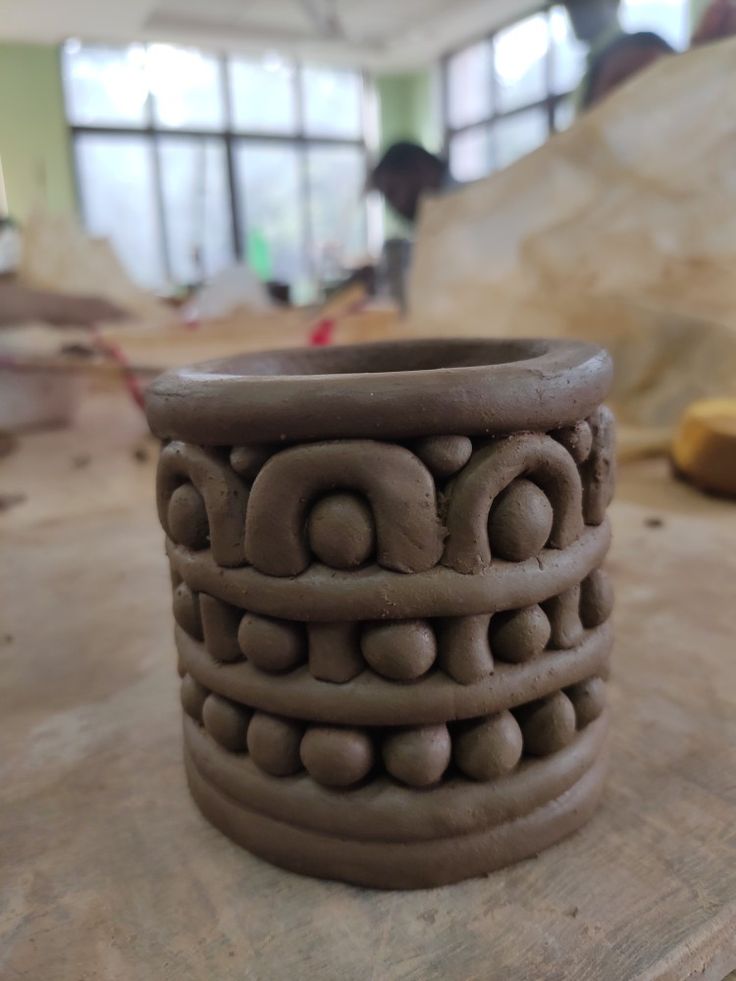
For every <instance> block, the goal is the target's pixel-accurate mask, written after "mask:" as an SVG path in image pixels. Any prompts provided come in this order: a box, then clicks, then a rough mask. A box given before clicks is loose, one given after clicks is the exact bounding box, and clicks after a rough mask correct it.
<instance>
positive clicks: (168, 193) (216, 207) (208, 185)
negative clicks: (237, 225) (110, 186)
mask: <svg viewBox="0 0 736 981" xmlns="http://www.w3.org/2000/svg"><path fill="white" fill-rule="evenodd" d="M158 152H159V161H160V164H161V185H162V191H163V196H164V216H165V226H166V241H167V243H168V249H169V260H170V263H171V275H172V277H173V279H174V281H175V282H176V283H178V284H194V283H199V282H201V281H202V280H203V279H205V278H207V277H210V276H213V275H214V274H215V273H217V272H219V271H220V270H221V269H225V268H227V266H230V265H232V263H233V261H234V257H233V247H232V223H231V213H230V200H229V196H228V187H227V161H226V156H225V144H224V143H223V141H222V140H219V139H215V138H212V139H199V140H197V139H193V138H192V137H187V136H163V137H161V139H160V140H159V144H158Z"/></svg>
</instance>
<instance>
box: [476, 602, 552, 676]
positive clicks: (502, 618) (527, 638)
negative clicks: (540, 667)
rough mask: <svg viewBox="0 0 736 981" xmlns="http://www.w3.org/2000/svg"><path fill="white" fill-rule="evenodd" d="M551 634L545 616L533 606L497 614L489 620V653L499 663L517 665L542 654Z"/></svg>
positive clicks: (541, 610) (536, 606) (550, 628)
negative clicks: (504, 662)
mask: <svg viewBox="0 0 736 981" xmlns="http://www.w3.org/2000/svg"><path fill="white" fill-rule="evenodd" d="M551 633H552V627H551V626H550V622H549V620H548V618H547V614H546V613H545V612H544V610H543V609H542V608H541V606H538V605H536V604H535V605H534V606H527V607H525V608H524V609H522V610H509V611H508V612H506V613H497V614H495V616H494V617H493V618H492V619H491V631H490V639H491V653H492V654H493V656H494V657H497V658H498V659H499V660H500V661H510V662H511V663H512V664H521V663H522V662H523V661H529V660H530V659H531V658H533V657H537V656H538V655H539V654H541V653H542V651H543V650H544V649H545V647H546V646H547V644H548V643H549V638H550V634H551Z"/></svg>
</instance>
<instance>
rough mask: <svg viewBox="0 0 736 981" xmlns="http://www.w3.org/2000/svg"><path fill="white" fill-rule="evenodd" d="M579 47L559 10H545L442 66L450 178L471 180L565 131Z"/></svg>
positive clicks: (579, 70)
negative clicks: (553, 133) (552, 134)
mask: <svg viewBox="0 0 736 981" xmlns="http://www.w3.org/2000/svg"><path fill="white" fill-rule="evenodd" d="M585 64H586V48H585V45H583V44H580V42H578V41H577V39H576V38H575V35H574V34H573V33H572V28H571V26H570V22H569V18H568V16H567V12H566V10H565V8H564V7H562V6H554V7H548V8H545V9H544V10H542V11H540V12H539V13H535V14H532V15H531V16H529V17H525V18H523V19H522V20H518V21H516V22H515V23H513V24H510V25H509V26H507V27H504V28H502V29H501V30H498V31H496V32H495V33H494V34H492V35H491V36H490V37H488V38H485V39H483V40H482V41H478V42H476V43H475V44H472V45H470V46H469V47H467V48H464V49H463V50H461V51H458V52H457V53H455V54H453V55H450V57H449V58H447V59H446V62H445V66H446V68H445V94H446V97H445V105H446V140H447V148H448V153H449V160H450V170H451V172H452V176H453V177H454V178H455V179H456V180H459V181H470V180H477V179H478V178H480V177H484V176H486V174H489V173H491V172H492V171H493V170H498V169H500V168H502V167H507V166H508V165H509V164H510V163H513V161H514V160H517V159H518V158H519V157H522V156H524V154H526V153H530V152H531V151H532V150H534V149H536V148H537V147H538V146H540V145H541V144H542V143H544V141H545V140H546V139H547V137H548V136H549V134H550V133H551V132H554V131H555V130H558V129H564V128H566V127H567V126H568V125H569V123H570V112H571V109H572V100H571V98H570V94H571V92H572V91H573V90H574V89H575V87H576V86H577V85H578V83H579V82H580V80H581V79H582V77H583V73H584V71H585Z"/></svg>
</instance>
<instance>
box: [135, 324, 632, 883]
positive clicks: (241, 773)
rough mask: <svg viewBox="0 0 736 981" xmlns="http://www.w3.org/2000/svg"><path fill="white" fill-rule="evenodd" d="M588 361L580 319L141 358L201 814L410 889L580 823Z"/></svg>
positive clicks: (588, 720) (601, 712) (590, 624)
mask: <svg viewBox="0 0 736 981" xmlns="http://www.w3.org/2000/svg"><path fill="white" fill-rule="evenodd" d="M610 378H611V364H610V360H609V358H608V356H607V355H606V354H605V352H603V351H601V350H600V349H598V348H596V347H594V346H592V345H589V344H582V343H575V342H569V341H557V342H554V341H518V342H499V341H470V340H469V341H440V342H437V341H426V342H412V343H398V344H380V345H368V346H356V347H346V348H321V349H311V350H294V351H278V352H274V353H267V354H260V355H254V356H246V357H240V358H235V359H232V360H229V361H223V362H212V363H209V364H206V365H202V366H199V367H195V368H189V369H183V370H180V371H175V372H171V373H169V374H166V375H163V376H162V377H161V378H159V379H158V380H157V381H156V382H155V383H154V385H153V386H152V388H151V389H150V391H149V393H148V406H147V408H148V418H149V421H150V424H151V427H152V429H153V431H154V432H155V433H156V434H157V435H158V436H159V437H161V438H162V440H163V441H164V445H163V449H162V452H161V459H160V463H159V469H158V509H159V516H160V519H161V524H162V525H163V527H164V531H165V532H166V539H167V550H168V555H169V560H170V563H171V573H172V582H173V590H174V617H175V620H176V644H177V648H178V651H179V671H180V675H181V678H182V681H181V698H182V704H183V707H184V746H185V762H186V769H187V774H188V779H189V785H190V788H191V792H192V795H193V797H194V799H195V801H196V802H197V804H198V805H199V807H200V808H201V810H202V812H203V813H204V815H205V816H206V817H207V818H208V819H209V820H210V821H211V822H212V823H213V824H215V825H216V826H217V827H218V828H220V829H221V830H222V831H224V832H225V833H226V834H227V835H229V836H230V837H231V838H233V839H234V840H235V841H237V842H239V843H240V844H242V845H244V846H245V847H246V848H248V849H250V850H251V851H253V852H255V853H256V854H258V855H261V856H263V857H264V858H267V859H269V860H270V861H272V862H275V863H276V864H278V865H283V866H285V867H287V868H289V869H293V870H295V871H298V872H303V873H306V874H309V875H315V876H323V877H328V878H334V879H344V880H346V881H348V882H354V883H361V884H364V885H369V886H381V887H391V888H407V887H408V888H411V887H421V886H432V885H438V884H441V883H448V882H453V881H456V880H458V879H463V878H466V877H468V876H474V875H480V874H482V873H486V872H489V871H491V870H492V869H496V868H498V867H499V866H502V865H506V864H507V863H509V862H514V861H516V860H518V859H521V858H524V857H525V856H529V855H533V854H536V853H537V852H539V851H541V850H542V849H543V848H546V847H547V846H548V845H551V844H552V843H553V842H555V841H557V840H558V839H560V838H562V837H563V836H565V835H567V834H569V833H570V832H571V831H573V830H575V829H576V828H578V827H579V826H580V825H581V824H583V822H585V821H587V819H588V818H589V817H590V815H591V812H592V811H593V809H594V807H595V805H596V803H597V801H598V798H599V795H600V792H601V785H602V780H603V773H604V747H605V740H606V726H607V718H606V709H605V692H606V685H605V678H606V675H607V671H608V659H609V652H610V648H611V628H610V624H609V622H608V620H609V615H610V613H611V606H612V596H611V588H610V585H609V582H608V579H607V577H606V574H605V573H604V572H602V571H601V568H600V567H601V563H602V562H603V559H604V557H605V554H606V551H607V549H608V545H609V526H608V523H607V521H606V517H605V511H606V506H607V505H608V503H609V500H610V498H611V493H612V481H613V453H614V451H613V425H612V420H611V416H610V414H609V412H608V411H607V410H606V409H605V408H602V407H601V404H600V403H601V401H602V399H603V398H604V397H605V395H606V392H607V390H608V386H609V383H610Z"/></svg>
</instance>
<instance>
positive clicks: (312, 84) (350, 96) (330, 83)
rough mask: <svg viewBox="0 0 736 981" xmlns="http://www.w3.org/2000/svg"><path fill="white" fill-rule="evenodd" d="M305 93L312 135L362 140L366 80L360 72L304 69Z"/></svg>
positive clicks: (306, 124)
mask: <svg viewBox="0 0 736 981" xmlns="http://www.w3.org/2000/svg"><path fill="white" fill-rule="evenodd" d="M302 93H303V99H304V106H303V112H304V129H305V131H306V133H307V134H308V135H309V136H344V137H346V138H348V139H359V137H360V135H361V132H362V128H363V124H362V112H361V110H362V105H361V104H362V95H363V79H362V78H361V76H360V75H359V74H358V72H348V71H338V70H337V69H333V68H304V69H303V70H302Z"/></svg>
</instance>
